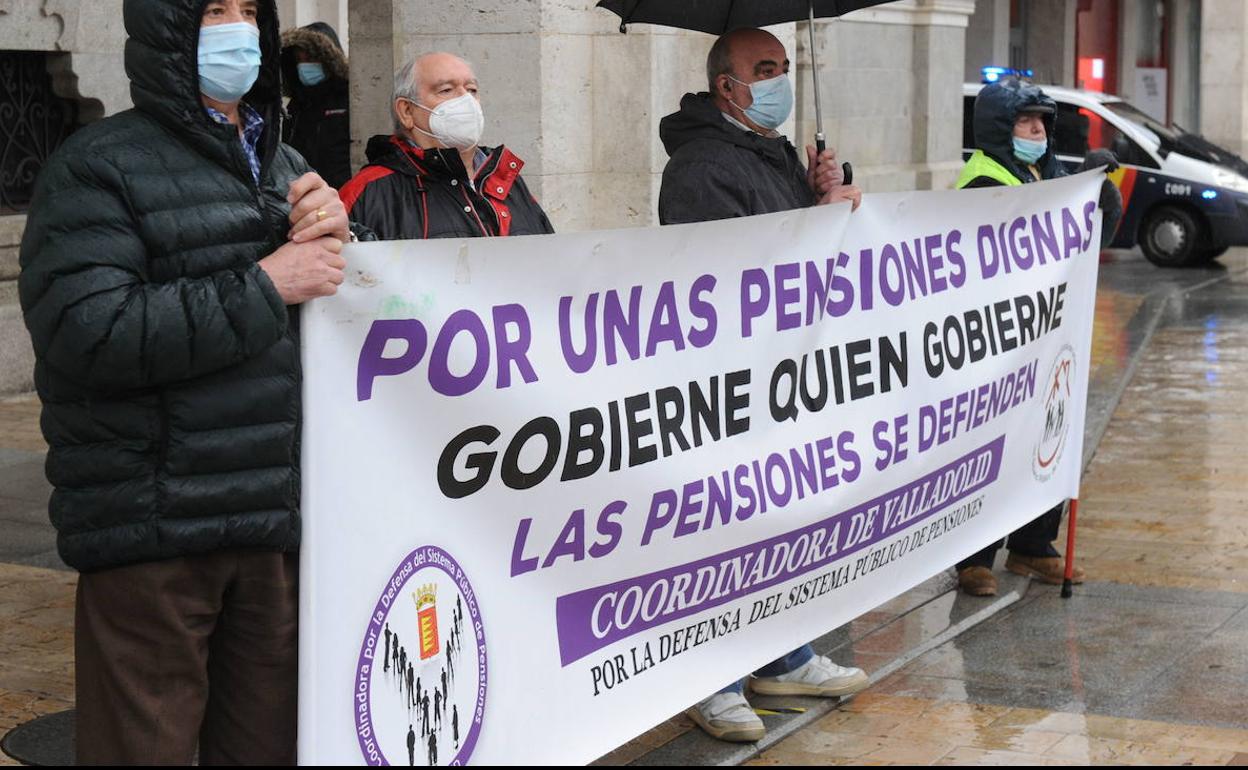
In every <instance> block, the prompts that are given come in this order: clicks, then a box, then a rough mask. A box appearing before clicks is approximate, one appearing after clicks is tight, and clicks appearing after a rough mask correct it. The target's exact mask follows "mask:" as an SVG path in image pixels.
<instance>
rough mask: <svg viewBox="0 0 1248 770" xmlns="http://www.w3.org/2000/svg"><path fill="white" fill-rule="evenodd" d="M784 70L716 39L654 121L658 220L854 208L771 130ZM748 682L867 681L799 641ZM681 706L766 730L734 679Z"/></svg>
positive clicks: (831, 686)
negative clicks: (675, 100)
mask: <svg viewBox="0 0 1248 770" xmlns="http://www.w3.org/2000/svg"><path fill="white" fill-rule="evenodd" d="M788 71H789V60H788V56H787V55H786V54H785V50H784V46H783V45H782V44H781V43H780V41H779V40H777V39H776V38H775V36H773V35H771V34H770V33H768V32H764V31H763V30H759V29H740V30H736V31H734V32H730V33H728V34H726V35H724V36H723V37H721V38H719V40H717V41H716V42H715V45H714V46H712V48H711V51H710V54H709V55H708V56H707V62H706V72H707V81H708V86H709V88H710V92H709V93H702V94H686V95H685V97H684V99H682V100H681V103H680V111H679V112H677V113H674V114H672V115H668V116H667V117H665V118H663V121H662V122H661V123H660V124H659V136H660V137H661V138H662V139H663V144H664V146H665V147H666V148H667V151H668V153H669V154H670V155H671V160H669V161H668V163H667V167H666V168H664V169H663V186H662V188H661V190H660V192H659V219H660V221H661V222H662V223H663V224H676V223H681V222H703V221H708V220H714V219H726V218H728V217H745V216H751V215H754V214H769V213H772V212H776V211H788V210H790V209H796V208H804V207H806V206H813V205H818V204H826V203H835V202H838V201H850V202H851V203H852V205H853V206H855V207H857V205H858V203H859V202H860V200H861V198H862V193H861V192H859V190H858V188H856V187H854V186H853V185H846V184H843V175H842V174H841V170H840V168H839V165H838V164H837V163H836V154H835V152H834V151H832V150H828V151H825V153H824V154H823V155H822V156H820V157H816V153H815V148H814V147H807V148H806V155H807V160H808V163H809V168H804V167H803V166H802V163H801V160H799V159H798V157H797V151H796V150H795V149H794V147H793V145H792V144H790V143H789V141H788V140H787V139H785V138H784V137H783V136H780V134H779V133H778V132H777V131H776V129H777V128H778V127H779V126H780V125H781V124H783V123H784V121H786V120H787V119H788V117H789V114H790V113H791V112H792V110H793V87H792V85H791V84H790V82H789V78H788ZM728 673H729V675H731V674H734V673H740V672H728ZM725 678H727V677H725ZM750 683H751V687H752V689H753V690H754V691H755V692H757V693H763V694H767V695H815V696H825V697H835V696H841V695H849V694H851V693H854V692H857V691H859V690H861V689H862V688H864V687H866V686H867V676H866V674H865V673H864V672H863V671H862V669H858V668H847V667H842V666H839V665H837V664H836V663H834V662H832V661H831V660H830V659H829V658H827V657H825V656H823V655H817V654H815V651H814V649H812V648H811V646H810V645H808V644H806V645H802V646H801V647H799V648H797V649H796V650H793V651H792V652H790V653H789V654H787V655H785V656H784V657H782V658H780V659H778V660H775V661H772V662H771V663H769V664H767V665H766V666H764V667H763V668H761V669H759V670H757V671H755V672H754V674H753V675H752V676H751V677H750ZM688 713H689V716H690V717H691V718H692V719H693V721H694V722H696V723H697V724H698V725H699V726H700V727H701V728H702V729H703V730H705V731H706V732H707V733H708V734H710V735H712V736H714V737H716V738H719V739H720V740H725V741H740V742H750V741H757V740H759V739H761V738H762V737H763V734H764V732H765V729H764V726H763V722H762V720H761V719H759V718H758V716H757V715H756V714H755V713H754V711H753V709H751V708H750V704H749V702H747V701H746V699H745V687H744V684H743V682H742V681H741V680H736V681H733V682H732V683H731V684H728V685H727V686H726V687H724V688H723V689H722V690H720V691H719V692H717V693H715V694H713V695H711V696H710V697H708V698H706V699H704V700H703V701H701V702H700V703H698V704H697V705H695V706H694V707H693V708H691V709H689V712H688Z"/></svg>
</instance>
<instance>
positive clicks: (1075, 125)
mask: <svg viewBox="0 0 1248 770" xmlns="http://www.w3.org/2000/svg"><path fill="white" fill-rule="evenodd" d="M1084 112H1085V111H1084V110H1081V109H1079V108H1078V107H1076V106H1075V105H1073V104H1064V103H1059V104H1058V105H1057V126H1056V128H1054V130H1053V133H1054V134H1056V135H1057V136H1056V138H1055V140H1054V142H1053V149H1054V150H1056V151H1057V154H1058V155H1070V156H1073V157H1076V158H1082V157H1083V156H1084V155H1087V154H1088V134H1089V129H1090V128H1091V120H1090V119H1089V117H1088V115H1086V114H1084Z"/></svg>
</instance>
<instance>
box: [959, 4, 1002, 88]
mask: <svg viewBox="0 0 1248 770" xmlns="http://www.w3.org/2000/svg"><path fill="white" fill-rule="evenodd" d="M988 66H995V67H1008V66H1010V0H978V2H976V3H975V13H974V14H972V16H971V20H970V24H969V26H967V28H966V74H965V75H964V77H965V78H966V81H967V82H968V83H978V82H979V81H980V77H981V74H982V73H981V69H982V68H983V67H988Z"/></svg>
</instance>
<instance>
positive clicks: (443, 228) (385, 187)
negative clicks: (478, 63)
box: [341, 53, 554, 240]
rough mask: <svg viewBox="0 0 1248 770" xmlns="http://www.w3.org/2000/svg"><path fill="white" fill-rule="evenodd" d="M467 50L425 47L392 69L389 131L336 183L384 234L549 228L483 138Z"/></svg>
mask: <svg viewBox="0 0 1248 770" xmlns="http://www.w3.org/2000/svg"><path fill="white" fill-rule="evenodd" d="M478 90H479V88H478V84H477V78H476V75H475V74H474V73H473V71H472V67H470V66H469V65H468V63H467V62H465V61H464V60H463V59H460V58H459V57H458V56H454V55H453V54H449V53H430V54H425V55H424V56H420V57H417V58H416V59H414V60H412V61H410V62H408V63H407V64H406V65H404V66H403V67H402V68H400V69H399V71H398V72H396V73H395V76H394V100H393V102H392V105H391V110H392V112H393V117H394V133H393V134H390V135H380V136H374V137H373V138H372V139H370V140H369V142H368V147H367V155H368V164H367V165H366V166H364V168H363V169H361V170H360V173H358V174H356V176H355V178H354V179H352V180H351V181H350V182H348V183H347V184H346V185H345V186H344V187H343V188H342V191H341V195H342V201H343V203H344V204H345V205H346V207H347V210H348V212H349V213H350V215H351V219H352V221H355V222H358V223H360V224H361V225H364V226H365V227H368V228H369V229H370V230H372V231H373V232H374V233H376V234H377V237H378V238H380V239H381V240H402V239H411V238H475V237H485V236H494V235H534V234H541V233H552V232H554V228H553V227H551V225H550V220H549V219H547V218H546V214H545V212H543V211H542V208H541V206H539V205H538V203H537V200H536V199H535V198H534V197H533V195H532V194H531V193H530V192H529V189H528V186H527V185H525V183H524V180H523V179H522V178H521V177H520V169H522V168H523V167H524V162H523V161H521V160H520V159H519V158H518V157H516V156H515V155H514V154H513V153H512V152H511V151H510V150H508V149H507V148H506V147H503V146H501V145H500V146H498V147H494V148H488V147H482V146H480V140H481V133H482V131H483V129H484V127H485V117H484V115H483V114H482V112H481V103H480V96H479V94H478Z"/></svg>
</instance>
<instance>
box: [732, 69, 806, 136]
mask: <svg viewBox="0 0 1248 770" xmlns="http://www.w3.org/2000/svg"><path fill="white" fill-rule="evenodd" d="M728 77H729V78H730V79H731V80H733V81H734V82H737V83H741V81H740V80H737V79H736V78H734V77H732V75H729V76H728ZM741 85H743V86H744V85H747V84H746V83H741ZM748 85H749V88H750V96H752V97H753V98H754V102H753V103H752V104H751V105H750V106H749V107H747V108H746V109H744V110H742V112H744V113H745V116H746V117H747V118H749V119H750V120H752V121H754V122H755V123H756V124H758V125H760V126H762V127H763V128H766V129H769V130H775V129H776V128H779V126H780V124H781V123H783V122H784V121H786V120H788V119H789V115H791V114H792V113H793V86H792V85H790V84H789V76H788V75H787V74H784V75H777V76H776V77H774V78H770V79H768V80H759V81H756V82H754V83H749V84H748ZM733 105H734V106H736V107H738V109H739V108H740V105H737V104H736V103H735V102H733Z"/></svg>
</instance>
